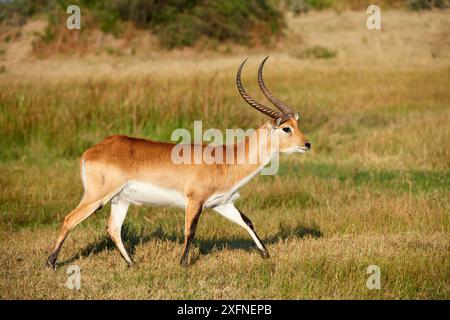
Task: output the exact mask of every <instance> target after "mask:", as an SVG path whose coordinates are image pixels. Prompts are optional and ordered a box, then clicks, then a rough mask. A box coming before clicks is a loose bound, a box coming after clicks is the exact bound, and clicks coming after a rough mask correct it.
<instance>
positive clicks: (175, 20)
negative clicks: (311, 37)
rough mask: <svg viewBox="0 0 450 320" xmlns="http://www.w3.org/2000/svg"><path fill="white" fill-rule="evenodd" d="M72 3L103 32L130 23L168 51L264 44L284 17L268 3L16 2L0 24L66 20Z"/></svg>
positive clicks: (231, 0)
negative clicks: (211, 42) (205, 44)
mask: <svg viewBox="0 0 450 320" xmlns="http://www.w3.org/2000/svg"><path fill="white" fill-rule="evenodd" d="M71 4H75V5H78V6H80V8H81V12H82V16H83V17H86V16H92V17H93V18H94V25H96V26H97V27H99V28H100V29H101V30H102V31H103V32H107V33H112V34H114V35H119V33H120V29H121V22H124V21H127V22H132V23H133V24H135V25H136V26H137V27H139V28H144V29H149V30H152V31H153V32H155V34H156V35H157V36H158V38H159V39H160V42H161V44H162V45H163V46H165V47H167V48H174V47H183V46H190V45H192V44H194V43H195V42H196V41H197V40H198V39H199V38H201V37H206V38H211V39H215V40H218V41H223V40H231V41H235V42H237V43H241V44H251V40H252V39H254V38H257V37H263V38H264V39H262V42H267V39H269V38H270V37H271V36H273V35H276V34H278V33H280V32H281V30H282V28H283V27H284V20H283V15H282V13H281V12H280V11H279V10H277V9H276V8H275V7H274V6H273V5H272V2H271V1H270V0H247V1H242V0H222V1H211V0H165V1H162V0H44V1H40V2H37V1H32V0H17V1H13V2H11V3H8V2H7V3H4V4H2V3H0V9H2V10H0V20H2V19H5V18H6V17H7V16H8V15H9V16H12V15H15V14H13V13H17V12H19V13H20V16H21V17H23V19H25V20H26V18H27V17H29V16H31V15H33V14H35V13H37V12H43V11H45V10H47V11H46V12H47V13H49V15H52V14H53V15H54V14H55V11H54V10H53V9H55V8H57V12H59V14H60V15H65V9H66V8H67V6H69V5H71ZM22 22H23V21H22Z"/></svg>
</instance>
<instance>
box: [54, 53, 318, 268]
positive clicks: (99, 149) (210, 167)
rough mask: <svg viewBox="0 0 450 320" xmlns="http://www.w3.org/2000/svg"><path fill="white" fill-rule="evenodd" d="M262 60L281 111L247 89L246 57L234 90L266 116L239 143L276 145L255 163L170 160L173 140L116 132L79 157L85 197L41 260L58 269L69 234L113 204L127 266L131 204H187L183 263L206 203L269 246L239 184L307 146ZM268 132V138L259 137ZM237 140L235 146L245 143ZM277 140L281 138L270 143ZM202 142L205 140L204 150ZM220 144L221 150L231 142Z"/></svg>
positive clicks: (114, 233) (113, 227) (113, 230)
mask: <svg viewBox="0 0 450 320" xmlns="http://www.w3.org/2000/svg"><path fill="white" fill-rule="evenodd" d="M267 58H268V57H266V58H265V59H264V60H263V61H262V62H261V64H260V66H259V70H258V84H259V87H260V89H261V91H262V93H263V94H264V95H265V97H266V98H267V99H268V100H269V101H270V102H271V103H272V104H273V105H274V106H275V107H276V108H277V109H278V110H275V109H271V108H268V107H266V106H264V105H263V104H261V103H260V102H257V101H256V100H254V99H253V98H251V97H250V96H249V95H248V93H247V91H246V90H245V89H244V87H243V85H242V81H241V72H242V68H243V67H244V64H245V62H246V61H247V59H245V60H244V61H243V62H242V63H241V65H240V66H239V69H238V71H237V75H236V84H237V89H238V91H239V94H240V95H241V97H242V98H243V99H244V100H245V102H247V103H248V104H249V105H250V106H251V107H253V108H254V109H256V110H258V111H259V112H261V113H263V114H265V115H266V116H268V117H269V118H270V120H269V121H267V122H265V123H264V124H263V125H262V126H261V127H260V128H259V129H258V130H255V131H254V132H253V133H252V134H251V135H252V137H253V138H257V139H256V141H258V143H257V144H256V148H253V149H252V148H249V147H248V146H246V147H245V148H244V150H245V153H246V156H247V157H248V156H254V155H255V154H256V153H258V151H259V149H262V148H266V147H267V146H268V145H269V144H270V145H272V146H275V147H274V148H272V149H271V151H270V152H269V153H268V154H266V155H263V156H258V157H256V159H257V160H256V161H255V163H244V164H235V163H233V164H227V163H222V164H217V163H214V164H204V163H202V164H175V163H174V162H173V161H172V159H171V150H172V149H173V148H174V146H175V144H173V143H166V142H157V141H150V140H146V139H141V138H134V137H129V136H125V135H113V136H109V137H107V138H105V139H104V140H103V141H102V142H100V143H99V144H97V145H95V146H93V147H91V148H89V149H88V150H86V151H85V152H84V153H83V154H82V156H81V161H80V171H81V180H82V183H83V187H84V195H83V197H82V199H81V202H80V203H79V204H78V206H77V207H76V208H75V209H74V210H73V211H72V212H70V213H69V214H68V215H67V216H66V217H65V218H64V222H63V223H62V226H61V229H60V232H59V235H58V237H57V239H56V242H55V243H54V246H53V249H52V251H51V253H50V255H49V256H48V259H47V261H46V265H47V266H49V267H52V268H56V260H57V257H58V254H59V252H60V250H61V247H62V244H63V242H64V240H65V239H66V237H67V235H68V234H69V233H70V231H71V230H73V228H74V227H75V226H77V225H78V224H79V223H80V222H82V221H83V220H85V219H87V218H88V217H89V216H90V215H91V214H92V213H94V212H95V211H97V210H98V209H100V208H101V207H103V206H104V205H105V204H106V203H108V202H111V214H110V217H109V220H108V226H107V232H108V234H109V236H110V237H111V239H112V241H113V242H114V243H115V245H116V246H117V248H118V249H119V251H120V253H121V255H122V256H123V258H124V259H125V260H126V262H127V263H128V264H129V265H132V264H133V263H134V262H133V261H132V259H131V258H130V256H129V255H128V253H127V251H126V249H125V247H124V245H123V243H122V238H121V228H122V224H123V222H124V219H125V216H126V214H127V210H128V207H129V205H130V204H135V205H143V204H153V205H165V206H177V207H181V208H184V209H185V229H184V233H185V234H184V245H183V251H182V255H181V260H180V264H181V265H182V266H188V265H189V263H190V261H189V249H190V247H191V244H192V241H193V239H194V235H195V231H196V228H197V223H198V220H199V217H200V214H201V213H202V211H203V209H205V208H211V209H213V210H214V211H216V212H217V213H219V214H220V215H222V216H224V217H225V218H227V219H229V220H231V221H232V222H234V223H236V224H238V225H239V226H241V227H243V228H244V229H245V230H246V231H247V232H248V233H249V234H250V236H251V238H252V239H253V241H254V242H255V244H256V246H257V249H258V251H259V253H260V254H261V256H262V257H263V258H268V257H269V252H268V250H267V248H266V247H265V245H264V244H263V243H262V242H261V239H260V238H259V237H258V235H257V233H256V231H255V228H254V226H253V224H252V222H251V220H250V219H249V218H248V217H247V216H246V215H244V214H243V213H242V212H241V211H240V210H239V209H237V208H236V207H235V205H234V201H235V200H236V199H237V198H238V197H239V192H238V191H239V189H240V188H241V187H243V186H244V185H245V184H246V183H247V182H248V181H249V180H250V179H251V178H253V177H254V176H255V175H257V174H258V173H260V171H261V170H262V169H263V167H264V166H266V165H267V164H268V163H269V162H270V161H271V159H272V158H273V157H274V156H276V155H278V154H279V153H293V152H299V153H304V152H306V151H308V150H309V149H311V144H310V142H309V141H308V140H307V139H306V137H305V136H304V134H303V133H302V132H301V131H300V129H299V126H298V121H297V120H298V119H299V115H298V113H294V112H293V110H292V109H291V108H290V107H288V106H287V105H286V104H285V103H283V102H281V101H280V100H278V99H277V98H276V97H274V96H273V95H272V93H271V92H270V91H269V90H268V89H267V87H266V85H265V83H264V80H263V75H262V73H263V67H264V64H265V62H266V60H267ZM263 135H265V137H264V138H265V139H262V138H263V137H262V136H263ZM252 137H246V138H245V139H244V141H240V142H238V143H237V144H236V145H234V146H232V148H236V146H239V144H241V143H245V142H246V141H247V140H248V139H249V138H252ZM275 140H277V142H278V143H276V144H275V143H274V141H275ZM204 147H205V146H204V145H203V144H202V145H201V148H204ZM229 147H230V146H229V145H225V144H224V145H220V146H219V148H223V149H225V148H229Z"/></svg>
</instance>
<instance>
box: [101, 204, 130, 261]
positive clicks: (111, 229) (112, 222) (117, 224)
mask: <svg viewBox="0 0 450 320" xmlns="http://www.w3.org/2000/svg"><path fill="white" fill-rule="evenodd" d="M128 207H129V203H128V202H127V201H124V200H121V199H120V198H118V197H117V196H116V198H114V199H112V201H111V215H110V217H109V221H108V228H107V229H106V231H107V232H108V234H109V236H110V237H111V239H112V241H113V242H114V243H115V245H116V246H117V248H118V249H119V251H120V253H121V254H122V257H123V258H124V259H125V261H126V262H127V263H128V265H130V266H131V265H132V264H133V261H132V260H131V259H130V256H129V255H128V252H127V250H126V249H125V247H124V245H123V242H122V235H121V232H122V224H123V221H124V220H125V217H126V215H127V211H128Z"/></svg>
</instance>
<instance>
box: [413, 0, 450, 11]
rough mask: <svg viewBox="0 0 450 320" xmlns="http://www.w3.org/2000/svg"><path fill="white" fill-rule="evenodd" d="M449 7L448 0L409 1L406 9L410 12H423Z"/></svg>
mask: <svg viewBox="0 0 450 320" xmlns="http://www.w3.org/2000/svg"><path fill="white" fill-rule="evenodd" d="M448 7H449V1H448V0H409V1H408V8H410V9H411V10H425V9H433V8H437V9H445V8H448Z"/></svg>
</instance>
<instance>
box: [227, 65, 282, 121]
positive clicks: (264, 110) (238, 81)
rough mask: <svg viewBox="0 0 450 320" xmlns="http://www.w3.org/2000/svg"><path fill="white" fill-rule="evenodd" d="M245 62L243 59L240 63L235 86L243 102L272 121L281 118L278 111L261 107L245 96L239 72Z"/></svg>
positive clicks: (245, 92)
mask: <svg viewBox="0 0 450 320" xmlns="http://www.w3.org/2000/svg"><path fill="white" fill-rule="evenodd" d="M245 62H247V59H245V60H244V61H243V62H242V63H241V66H240V67H239V69H238V72H237V75H236V85H237V88H238V91H239V94H240V95H241V97H242V98H243V99H244V100H245V102H247V103H248V104H249V105H251V106H252V107H253V108H255V109H256V110H258V111H259V112H262V113H264V114H265V115H267V116H269V117H271V118H272V119H278V118H282V117H283V114H282V113H280V112H278V111H275V110H272V109H270V108H267V107H266V106H264V105H262V104H261V103H259V102H258V101H256V100H254V99H253V98H251V97H250V96H249V95H248V94H247V91H245V89H244V87H243V86H242V81H241V71H242V68H243V67H244V64H245Z"/></svg>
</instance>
